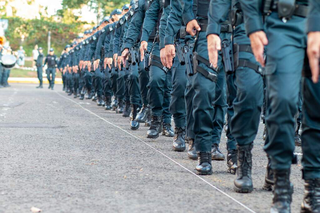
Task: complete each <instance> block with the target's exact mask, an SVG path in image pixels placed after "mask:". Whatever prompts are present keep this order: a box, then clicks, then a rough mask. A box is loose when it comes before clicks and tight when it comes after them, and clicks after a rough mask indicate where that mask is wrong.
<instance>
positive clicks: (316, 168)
mask: <svg viewBox="0 0 320 213" xmlns="http://www.w3.org/2000/svg"><path fill="white" fill-rule="evenodd" d="M309 7H310V9H309V14H308V20H307V33H308V46H307V53H308V58H309V64H310V67H311V72H310V69H308V67H306V69H305V72H304V78H303V79H302V82H303V87H302V94H303V107H302V109H303V110H302V112H303V116H302V117H303V119H302V138H301V139H302V152H303V157H302V166H303V170H302V171H303V179H304V181H305V190H304V192H305V194H304V199H303V202H302V205H301V212H320V200H319V199H318V198H319V191H320V156H319V151H320V143H319V142H320V114H319V109H320V83H319V70H320V63H319V62H320V25H319V22H320V1H318V0H310V6H309Z"/></svg>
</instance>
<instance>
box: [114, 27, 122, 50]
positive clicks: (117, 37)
mask: <svg viewBox="0 0 320 213" xmlns="http://www.w3.org/2000/svg"><path fill="white" fill-rule="evenodd" d="M122 28H123V25H121V26H119V27H118V28H117V29H116V30H115V33H114V38H113V54H119V52H120V36H121V32H122Z"/></svg>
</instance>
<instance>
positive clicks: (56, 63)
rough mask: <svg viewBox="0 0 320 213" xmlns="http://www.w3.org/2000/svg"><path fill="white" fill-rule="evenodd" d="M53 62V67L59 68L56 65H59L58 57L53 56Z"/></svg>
mask: <svg viewBox="0 0 320 213" xmlns="http://www.w3.org/2000/svg"><path fill="white" fill-rule="evenodd" d="M54 62H55V67H57V68H58V67H59V65H58V63H59V59H58V57H57V56H56V55H55V56H54Z"/></svg>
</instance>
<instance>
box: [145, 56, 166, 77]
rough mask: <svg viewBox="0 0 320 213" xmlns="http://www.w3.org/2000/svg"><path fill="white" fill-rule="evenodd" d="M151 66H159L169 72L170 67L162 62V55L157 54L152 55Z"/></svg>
mask: <svg viewBox="0 0 320 213" xmlns="http://www.w3.org/2000/svg"><path fill="white" fill-rule="evenodd" d="M150 65H151V66H156V67H159V68H160V69H162V70H163V71H164V72H165V73H168V71H169V69H168V68H167V67H165V66H163V65H162V63H161V59H160V57H158V56H156V55H152V56H151V63H150Z"/></svg>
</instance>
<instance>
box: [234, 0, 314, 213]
mask: <svg viewBox="0 0 320 213" xmlns="http://www.w3.org/2000/svg"><path fill="white" fill-rule="evenodd" d="M240 2H241V8H242V9H243V11H244V17H245V25H246V33H247V34H248V36H249V38H250V40H251V47H252V51H253V53H254V55H255V58H256V59H257V61H258V62H259V63H260V64H261V65H262V66H265V71H264V74H265V80H266V94H267V95H266V101H267V111H266V126H267V140H268V142H267V143H266V145H265V148H264V149H265V151H266V152H267V154H268V155H269V156H270V160H271V165H270V166H271V169H272V170H273V173H274V190H273V193H274V197H273V202H272V206H271V212H290V211H291V210H290V209H291V208H290V204H291V201H292V193H293V186H292V184H291V183H290V168H291V164H292V162H294V161H296V160H295V156H294V149H295V144H294V136H295V129H294V127H295V121H294V116H295V114H296V113H297V103H298V99H299V91H300V82H301V70H302V67H303V63H304V58H305V49H306V33H305V29H306V16H307V12H308V0H297V1H286V0H278V1H264V2H262V1H258V2H257V1H256V0H241V1H240ZM263 16H265V17H264V20H265V23H264V24H263V22H262V20H263ZM264 31H265V32H264ZM266 45H268V47H267V49H266V51H265V50H264V46H266ZM265 55H266V59H267V60H265ZM238 143H239V142H238ZM303 146H304V145H303ZM310 147H312V146H310V145H308V148H309V149H310ZM312 150H316V149H315V148H314V147H312ZM306 152H307V153H304V156H305V157H306V158H308V155H309V154H308V151H306ZM316 173H317V175H319V174H318V173H319V172H316ZM316 173H314V172H313V171H307V169H305V170H304V175H305V178H306V176H308V177H307V179H309V178H314V177H316V176H314V174H316Z"/></svg>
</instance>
